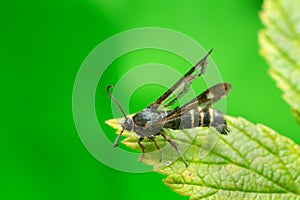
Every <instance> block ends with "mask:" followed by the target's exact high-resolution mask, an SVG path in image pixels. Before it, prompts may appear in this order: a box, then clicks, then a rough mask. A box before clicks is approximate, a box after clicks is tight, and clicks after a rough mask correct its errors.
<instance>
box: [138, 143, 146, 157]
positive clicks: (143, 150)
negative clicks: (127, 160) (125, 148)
mask: <svg viewBox="0 0 300 200" xmlns="http://www.w3.org/2000/svg"><path fill="white" fill-rule="evenodd" d="M143 139H144V137H140V138H139V140H138V144H139V146H140V147H141V149H142V156H141V159H140V161H143V159H144V155H145V146H144V145H143V144H142V141H143Z"/></svg>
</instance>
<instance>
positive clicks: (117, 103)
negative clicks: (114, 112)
mask: <svg viewBox="0 0 300 200" xmlns="http://www.w3.org/2000/svg"><path fill="white" fill-rule="evenodd" d="M112 87H113V86H112V85H109V86H107V88H106V92H107V94H108V96H109V97H110V98H111V100H113V102H115V104H116V105H117V106H118V108H119V109H120V110H121V112H122V114H123V115H124V117H125V118H126V119H128V117H127V116H126V114H125V112H124V110H123V108H122V107H121V105H120V104H119V102H118V101H117V99H115V97H114V96H113V95H112V94H111V93H110V91H109V89H110V88H112ZM122 132H123V131H122ZM122 132H121V133H120V134H119V136H118V137H117V139H118V138H119V137H120V135H121V134H122Z"/></svg>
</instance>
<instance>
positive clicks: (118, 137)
mask: <svg viewBox="0 0 300 200" xmlns="http://www.w3.org/2000/svg"><path fill="white" fill-rule="evenodd" d="M123 131H124V129H122V131H121V133H119V134H118V136H117V137H116V139H115V142H114V147H117V146H118V141H119V139H120V137H121V135H122V133H123Z"/></svg>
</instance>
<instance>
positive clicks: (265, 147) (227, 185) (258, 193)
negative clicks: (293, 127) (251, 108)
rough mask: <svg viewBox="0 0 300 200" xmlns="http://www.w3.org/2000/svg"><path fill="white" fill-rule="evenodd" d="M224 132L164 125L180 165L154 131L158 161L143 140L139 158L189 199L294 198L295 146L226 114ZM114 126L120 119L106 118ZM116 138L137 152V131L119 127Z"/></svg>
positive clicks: (298, 189) (299, 173)
mask: <svg viewBox="0 0 300 200" xmlns="http://www.w3.org/2000/svg"><path fill="white" fill-rule="evenodd" d="M227 122H228V126H229V128H230V133H229V135H227V136H226V135H220V134H219V133H218V132H217V131H216V130H215V129H213V128H194V129H186V130H171V129H166V130H164V131H165V134H166V135H168V136H169V137H170V138H171V139H172V140H173V141H175V142H176V144H177V145H178V147H179V148H180V149H181V152H182V153H183V156H184V158H185V160H186V161H187V162H188V167H185V165H184V163H183V161H182V160H181V159H180V157H179V156H178V154H177V153H176V151H175V149H174V148H172V147H171V145H169V144H168V143H166V142H165V141H164V140H163V138H161V137H160V136H158V137H157V138H156V141H157V143H158V145H159V146H160V147H161V148H162V149H163V154H164V155H163V160H162V162H159V158H160V156H159V155H160V154H159V152H158V151H155V146H154V145H153V143H152V142H151V141H149V140H146V139H145V141H144V142H143V145H145V146H146V150H147V152H151V153H147V154H146V155H145V158H144V160H143V162H145V163H147V164H150V165H153V166H154V168H153V170H154V171H156V172H158V173H161V174H164V175H166V176H167V178H166V179H164V180H163V182H164V183H165V184H166V185H167V186H169V187H170V188H171V189H172V190H174V191H175V192H177V193H179V194H182V195H184V196H190V199H300V195H299V194H300V147H299V146H297V145H296V144H295V143H294V142H292V141H291V140H290V139H288V138H286V137H283V136H281V135H279V134H278V133H276V132H275V131H273V130H271V129H269V128H267V127H265V126H263V125H256V126H255V125H253V124H251V123H250V122H248V121H246V120H245V119H243V118H233V117H227ZM106 123H107V124H109V125H110V126H112V127H113V128H116V129H118V131H120V128H121V127H120V125H119V123H122V120H120V119H119V120H116V119H114V120H109V121H107V122H106ZM124 135H125V136H126V139H124V140H123V141H122V142H123V143H124V144H125V145H127V146H128V147H130V148H132V149H135V150H137V151H140V147H139V146H138V144H137V139H138V136H137V135H136V134H135V133H134V132H128V131H125V132H124Z"/></svg>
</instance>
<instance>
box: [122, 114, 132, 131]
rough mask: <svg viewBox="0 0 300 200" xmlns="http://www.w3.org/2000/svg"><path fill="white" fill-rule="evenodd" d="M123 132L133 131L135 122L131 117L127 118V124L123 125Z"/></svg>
mask: <svg viewBox="0 0 300 200" xmlns="http://www.w3.org/2000/svg"><path fill="white" fill-rule="evenodd" d="M122 128H123V130H127V131H132V130H133V120H132V119H131V118H129V117H127V118H125V122H124V123H123V124H122Z"/></svg>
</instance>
